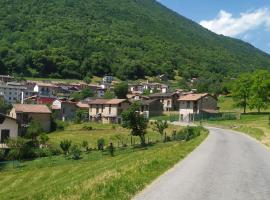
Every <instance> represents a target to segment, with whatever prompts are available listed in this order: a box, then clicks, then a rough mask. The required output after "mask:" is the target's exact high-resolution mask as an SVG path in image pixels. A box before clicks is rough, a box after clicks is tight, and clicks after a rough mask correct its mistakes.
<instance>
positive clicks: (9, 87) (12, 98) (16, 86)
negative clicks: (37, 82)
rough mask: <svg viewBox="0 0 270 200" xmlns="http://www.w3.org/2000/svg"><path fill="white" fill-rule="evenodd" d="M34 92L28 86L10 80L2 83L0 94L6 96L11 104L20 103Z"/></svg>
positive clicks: (6, 99) (6, 100)
mask: <svg viewBox="0 0 270 200" xmlns="http://www.w3.org/2000/svg"><path fill="white" fill-rule="evenodd" d="M33 94H34V92H33V91H29V90H28V89H27V87H26V86H24V85H22V84H21V83H17V82H8V83H2V84H0V95H1V96H3V97H4V99H5V102H7V103H9V104H13V103H20V102H21V101H22V100H23V99H24V98H27V97H30V96H32V95H33Z"/></svg>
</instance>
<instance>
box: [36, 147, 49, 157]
mask: <svg viewBox="0 0 270 200" xmlns="http://www.w3.org/2000/svg"><path fill="white" fill-rule="evenodd" d="M35 154H36V157H49V156H51V151H50V149H49V148H42V149H41V148H39V149H35Z"/></svg>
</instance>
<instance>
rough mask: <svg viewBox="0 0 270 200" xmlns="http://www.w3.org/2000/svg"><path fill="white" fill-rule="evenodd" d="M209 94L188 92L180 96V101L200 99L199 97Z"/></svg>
mask: <svg viewBox="0 0 270 200" xmlns="http://www.w3.org/2000/svg"><path fill="white" fill-rule="evenodd" d="M207 95H209V94H208V93H203V94H188V95H185V96H182V97H180V99H179V101H198V100H199V99H201V98H203V97H205V96H207Z"/></svg>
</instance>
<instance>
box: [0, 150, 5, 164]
mask: <svg viewBox="0 0 270 200" xmlns="http://www.w3.org/2000/svg"><path fill="white" fill-rule="evenodd" d="M5 158H6V154H5V150H4V149H0V161H4V160H5Z"/></svg>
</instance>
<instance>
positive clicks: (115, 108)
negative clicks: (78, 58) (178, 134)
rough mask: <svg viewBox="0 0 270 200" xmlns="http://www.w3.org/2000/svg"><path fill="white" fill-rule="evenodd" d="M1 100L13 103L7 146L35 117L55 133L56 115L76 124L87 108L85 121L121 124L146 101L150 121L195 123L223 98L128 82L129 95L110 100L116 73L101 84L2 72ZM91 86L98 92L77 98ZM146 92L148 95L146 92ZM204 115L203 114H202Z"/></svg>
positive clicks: (6, 123) (5, 130)
mask: <svg viewBox="0 0 270 200" xmlns="http://www.w3.org/2000/svg"><path fill="white" fill-rule="evenodd" d="M0 80H1V83H0V98H1V100H2V101H3V102H5V103H7V104H10V105H11V110H10V111H9V112H8V113H1V124H0V130H1V135H0V136H1V138H0V139H1V140H0V141H1V144H2V147H5V145H4V144H5V141H6V140H7V139H9V138H16V137H18V136H24V135H25V133H26V132H27V127H28V126H29V124H30V122H31V120H35V121H36V122H38V123H40V125H41V127H42V129H43V131H44V132H47V133H49V132H50V131H51V130H52V128H51V122H52V118H53V117H54V118H55V119H57V120H61V121H67V122H72V121H74V120H75V118H76V113H78V112H82V113H83V115H82V116H81V117H82V118H83V119H82V120H83V121H89V122H98V123H103V124H121V121H122V120H121V118H122V117H121V114H122V112H123V111H125V110H127V109H128V108H129V107H130V105H132V104H133V103H134V102H136V103H138V104H139V105H140V110H139V112H140V114H141V115H143V116H144V117H145V118H147V119H149V118H151V117H155V116H163V115H164V113H166V114H170V113H178V116H179V119H178V121H180V122H185V123H190V122H194V120H195V118H196V117H197V116H198V115H200V114H202V113H205V115H206V114H207V113H210V114H217V113H218V107H217V99H216V98H215V97H213V96H212V95H210V94H208V93H203V94H198V93H196V92H194V91H184V90H181V89H176V90H171V89H170V87H169V86H168V85H166V84H164V83H156V82H141V83H138V84H128V94H127V95H126V98H123V97H122V98H121V99H120V98H117V97H114V98H104V96H105V94H106V92H107V91H113V90H114V87H115V85H116V84H117V83H116V82H115V81H114V77H112V76H105V77H103V79H102V82H101V83H100V84H96V85H94V84H86V83H83V82H82V83H64V82H53V81H14V78H13V77H11V76H5V75H1V76H0ZM82 90H90V91H91V92H92V93H93V94H94V95H92V97H86V98H84V99H82V100H75V99H73V98H72V94H73V93H74V92H81V91H82ZM145 91H148V94H147V95H145ZM197 118H198V117H197Z"/></svg>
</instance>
